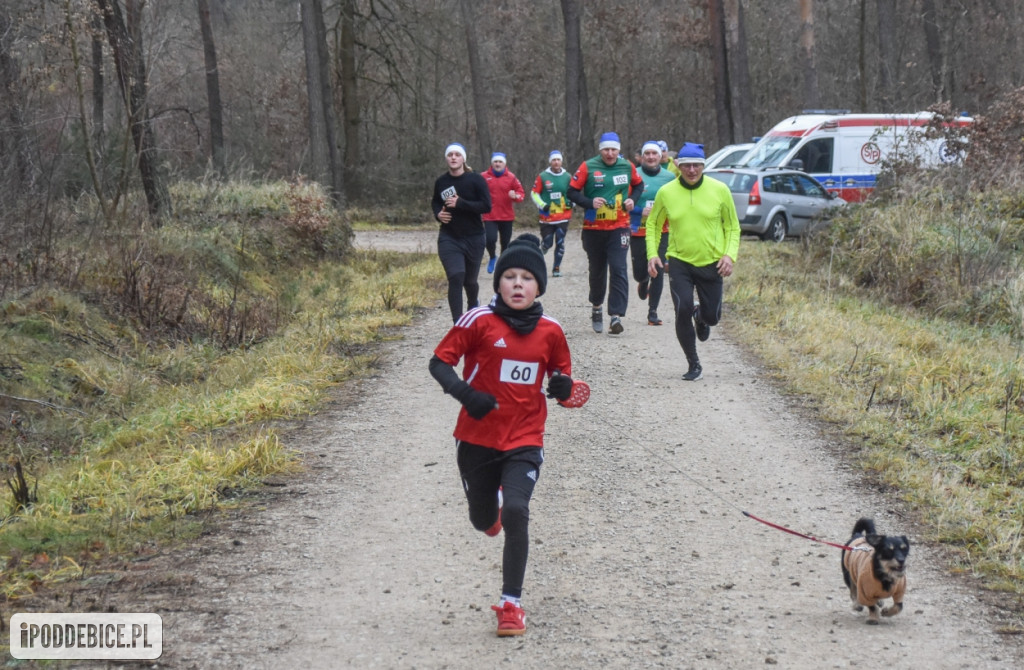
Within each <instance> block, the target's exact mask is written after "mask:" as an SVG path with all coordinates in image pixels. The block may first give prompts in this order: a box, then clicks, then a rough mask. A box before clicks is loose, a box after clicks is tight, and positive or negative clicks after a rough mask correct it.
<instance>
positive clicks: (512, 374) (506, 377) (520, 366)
mask: <svg viewBox="0 0 1024 670" xmlns="http://www.w3.org/2000/svg"><path fill="white" fill-rule="evenodd" d="M537 368H538V364H537V363H524V362H523V361H510V360H503V361H502V362H501V381H503V382H507V383H509V384H533V383H534V382H536V381H537Z"/></svg>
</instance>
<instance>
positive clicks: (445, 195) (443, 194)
mask: <svg viewBox="0 0 1024 670" xmlns="http://www.w3.org/2000/svg"><path fill="white" fill-rule="evenodd" d="M453 195H455V187H454V186H449V187H448V188H446V189H445V190H443V191H441V200H447V199H448V198H450V197H452V196H453Z"/></svg>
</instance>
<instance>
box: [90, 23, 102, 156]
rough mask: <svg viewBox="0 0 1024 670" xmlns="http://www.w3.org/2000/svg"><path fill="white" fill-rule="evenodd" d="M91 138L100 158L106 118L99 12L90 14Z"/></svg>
mask: <svg viewBox="0 0 1024 670" xmlns="http://www.w3.org/2000/svg"><path fill="white" fill-rule="evenodd" d="M91 24H92V26H91V27H92V36H91V38H90V43H91V45H92V64H91V70H92V138H93V146H94V147H95V149H96V151H97V152H98V153H99V154H100V155H101V156H102V154H103V143H104V141H105V139H106V116H105V110H104V107H105V105H106V98H105V96H104V89H103V85H104V79H105V78H104V76H103V15H102V14H101V13H100V12H97V11H94V12H92V20H91Z"/></svg>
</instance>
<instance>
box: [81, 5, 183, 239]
mask: <svg viewBox="0 0 1024 670" xmlns="http://www.w3.org/2000/svg"><path fill="white" fill-rule="evenodd" d="M96 2H97V5H98V6H99V8H100V11H101V12H102V13H103V25H104V26H105V27H106V31H107V40H108V41H109V42H110V49H111V51H112V52H113V55H114V64H115V65H116V67H117V83H118V86H119V87H120V89H121V95H122V97H123V98H124V103H125V107H126V109H127V110H128V124H129V127H130V129H131V135H132V141H133V142H134V144H135V153H136V158H137V160H138V166H139V176H140V177H141V178H142V190H143V192H144V193H145V195H146V203H147V205H148V207H149V214H150V216H152V217H153V220H154V223H156V224H157V225H160V224H161V223H162V219H163V218H164V217H165V216H170V215H171V194H170V192H169V191H168V190H167V183H166V182H165V181H164V177H163V175H162V174H161V169H160V160H159V153H158V152H157V148H156V135H155V133H154V132H153V124H152V121H151V120H150V118H149V109H148V101H147V100H146V97H147V95H148V93H147V81H146V63H145V59H144V54H143V49H142V11H141V9H142V8H141V6H140V5H139V3H138V1H137V0H125V11H124V13H122V12H121V6H120V4H119V3H118V0H96Z"/></svg>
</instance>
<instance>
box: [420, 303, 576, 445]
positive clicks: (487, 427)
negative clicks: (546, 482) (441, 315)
mask: <svg viewBox="0 0 1024 670" xmlns="http://www.w3.org/2000/svg"><path fill="white" fill-rule="evenodd" d="M434 354H435V355H436V356H437V357H438V358H439V359H441V360H442V361H444V362H445V363H447V364H448V365H451V366H452V367H455V366H456V365H458V364H459V360H460V359H462V361H463V365H462V376H463V378H464V379H465V381H466V382H467V383H468V384H469V385H470V386H472V387H473V388H475V389H477V390H478V391H483V392H484V393H490V394H491V395H493V396H494V398H495V399H496V400H497V401H498V407H497V409H493V410H491V411H490V412H489V413H488V414H487V416H485V417H484V418H483V419H480V420H479V421H478V420H476V419H473V418H472V417H470V416H469V413H468V412H467V411H466V409H465V408H463V409H462V410H460V411H459V419H458V422H457V423H456V424H455V433H454V434H455V437H456V439H459V440H464V441H466V442H472V443H473V444H479V445H481V446H484V447H490V448H492V449H497V450H499V451H507V450H509V449H515V448H516V447H525V446H531V447H543V446H544V422H545V421H546V419H547V416H548V406H547V400H546V399H545V397H544V385H545V383H547V379H548V377H550V376H551V374H552V372H554V371H555V370H558V371H560V372H563V373H565V374H567V375H570V376H571V375H572V359H571V358H570V356H569V343H568V342H566V340H565V332H564V331H563V330H562V326H561V325H560V324H559V323H558V322H557V321H555V320H554V319H552V318H551V317H549V316H547V315H544V316H542V317H541V318H540V321H538V322H537V326H536V327H535V328H534V329H533V331H532V332H531V333H530V334H528V335H521V334H519V333H517V332H516V331H515V329H514V328H512V326H510V325H508V323H506V322H505V320H504V319H502V318H501V317H500V316H498V315H497V314H495V313H494V312H492V311H491V308H490V307H477V308H475V309H471V310H469V311H468V312H466V313H465V314H463V315H462V316H461V317H459V320H458V321H457V322H456V324H455V325H454V326H453V327H452V329H451V330H450V331H448V334H447V335H445V336H444V339H442V340H441V343H440V344H438V345H437V348H436V349H434Z"/></svg>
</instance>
